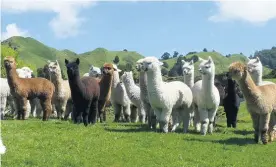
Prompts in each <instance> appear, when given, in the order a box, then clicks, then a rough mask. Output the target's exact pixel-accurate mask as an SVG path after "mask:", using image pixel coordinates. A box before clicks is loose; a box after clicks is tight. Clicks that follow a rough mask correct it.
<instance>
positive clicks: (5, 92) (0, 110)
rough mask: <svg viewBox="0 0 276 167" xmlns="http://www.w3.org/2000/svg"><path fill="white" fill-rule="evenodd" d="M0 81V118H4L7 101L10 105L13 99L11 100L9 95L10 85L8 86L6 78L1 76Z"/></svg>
mask: <svg viewBox="0 0 276 167" xmlns="http://www.w3.org/2000/svg"><path fill="white" fill-rule="evenodd" d="M0 83H1V89H0V98H1V99H0V114H1V119H4V115H5V111H6V106H7V103H8V104H9V105H10V106H12V103H13V101H12V97H11V93H10V87H9V84H8V80H7V79H6V78H1V80H0ZM9 99H10V100H9Z"/></svg>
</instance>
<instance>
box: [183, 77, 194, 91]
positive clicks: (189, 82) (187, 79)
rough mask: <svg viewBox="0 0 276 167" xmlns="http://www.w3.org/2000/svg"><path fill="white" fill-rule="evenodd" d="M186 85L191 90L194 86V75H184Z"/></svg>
mask: <svg viewBox="0 0 276 167" xmlns="http://www.w3.org/2000/svg"><path fill="white" fill-rule="evenodd" d="M184 83H185V84H186V85H187V86H189V87H190V88H191V87H193V86H194V73H191V74H190V75H184Z"/></svg>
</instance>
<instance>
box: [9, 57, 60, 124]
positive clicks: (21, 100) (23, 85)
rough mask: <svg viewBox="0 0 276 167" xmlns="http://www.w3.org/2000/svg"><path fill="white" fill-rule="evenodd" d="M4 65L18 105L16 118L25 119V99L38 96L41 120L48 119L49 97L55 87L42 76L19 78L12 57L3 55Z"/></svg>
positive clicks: (49, 111) (49, 110) (50, 97)
mask: <svg viewBox="0 0 276 167" xmlns="http://www.w3.org/2000/svg"><path fill="white" fill-rule="evenodd" d="M4 65H5V68H6V72H7V79H8V83H9V86H10V90H11V94H12V96H13V97H14V98H15V102H16V105H17V106H18V114H17V119H20V118H22V119H25V114H26V110H27V100H30V99H34V98H36V97H38V98H39V99H40V103H41V106H42V108H43V121H46V120H48V117H49V115H50V113H51V111H52V106H51V99H52V96H53V93H54V89H55V87H54V85H53V84H52V83H51V82H50V81H49V80H47V79H44V78H19V77H18V75H17V73H16V62H15V59H14V58H13V57H5V59H4Z"/></svg>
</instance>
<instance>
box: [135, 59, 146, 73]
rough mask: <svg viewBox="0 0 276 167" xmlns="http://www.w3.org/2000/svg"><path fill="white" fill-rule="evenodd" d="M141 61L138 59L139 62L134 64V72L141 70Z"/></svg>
mask: <svg viewBox="0 0 276 167" xmlns="http://www.w3.org/2000/svg"><path fill="white" fill-rule="evenodd" d="M143 60H144V59H139V60H138V61H137V62H136V65H135V68H136V70H137V71H139V72H140V71H141V70H142V66H143Z"/></svg>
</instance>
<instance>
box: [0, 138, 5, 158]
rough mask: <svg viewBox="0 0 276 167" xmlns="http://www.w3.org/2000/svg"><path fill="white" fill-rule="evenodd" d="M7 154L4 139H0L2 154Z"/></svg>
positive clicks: (0, 151)
mask: <svg viewBox="0 0 276 167" xmlns="http://www.w3.org/2000/svg"><path fill="white" fill-rule="evenodd" d="M5 152H6V146H4V144H3V141H2V137H1V138H0V154H5Z"/></svg>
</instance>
